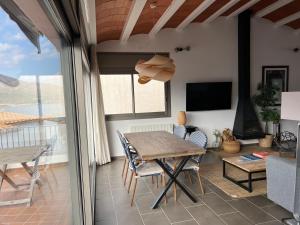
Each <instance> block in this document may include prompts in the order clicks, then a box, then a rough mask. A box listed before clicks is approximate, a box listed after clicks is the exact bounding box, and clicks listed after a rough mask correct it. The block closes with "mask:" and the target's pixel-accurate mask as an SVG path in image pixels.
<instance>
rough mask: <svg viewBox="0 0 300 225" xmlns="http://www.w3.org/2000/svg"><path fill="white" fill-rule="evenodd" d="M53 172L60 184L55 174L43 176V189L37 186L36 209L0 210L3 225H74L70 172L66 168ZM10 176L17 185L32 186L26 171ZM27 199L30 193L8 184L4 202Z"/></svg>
mask: <svg viewBox="0 0 300 225" xmlns="http://www.w3.org/2000/svg"><path fill="white" fill-rule="evenodd" d="M52 168H53V172H54V175H55V177H56V179H57V183H56V181H55V179H54V176H53V175H52V174H51V173H49V172H48V173H47V174H46V173H44V172H41V175H42V176H41V179H42V180H41V181H42V182H43V185H42V186H41V187H40V188H38V187H37V186H36V188H35V191H34V195H33V204H32V206H31V207H26V206H25V205H17V206H9V207H8V206H2V207H0V225H71V222H70V221H71V213H70V212H71V203H70V185H69V179H68V177H69V175H68V168H67V166H66V165H63V164H60V165H54V166H53V167H52ZM48 171H49V170H48ZM7 174H8V176H9V177H10V178H12V179H13V180H14V181H15V182H16V183H24V182H28V179H29V176H28V174H26V173H25V171H24V170H23V169H15V170H10V171H8V173H7ZM46 177H47V178H48V182H46V180H45V178H46ZM24 195H27V192H25V191H18V192H16V191H14V190H13V189H12V188H11V187H10V186H9V185H8V184H7V183H6V182H5V181H4V183H3V187H2V190H1V192H0V200H7V199H13V198H21V197H24Z"/></svg>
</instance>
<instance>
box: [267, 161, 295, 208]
mask: <svg viewBox="0 0 300 225" xmlns="http://www.w3.org/2000/svg"><path fill="white" fill-rule="evenodd" d="M266 163H267V164H266V169H267V192H268V198H269V199H270V200H272V201H273V202H275V203H276V204H278V205H280V206H282V207H283V208H285V209H286V210H288V211H290V212H293V211H294V203H295V202H294V199H295V183H296V160H295V159H291V158H282V157H277V156H269V157H268V158H267V162H266ZM298 174H299V173H298ZM298 201H300V199H298Z"/></svg>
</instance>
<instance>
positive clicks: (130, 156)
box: [117, 130, 136, 171]
mask: <svg viewBox="0 0 300 225" xmlns="http://www.w3.org/2000/svg"><path fill="white" fill-rule="evenodd" d="M117 134H118V136H119V138H120V141H121V144H122V146H123V150H124V153H125V156H126V157H127V159H128V161H129V164H130V168H131V169H132V170H133V171H136V165H135V157H134V155H133V152H132V151H130V144H129V142H128V141H127V139H126V138H125V137H124V135H123V134H121V132H120V131H118V130H117Z"/></svg>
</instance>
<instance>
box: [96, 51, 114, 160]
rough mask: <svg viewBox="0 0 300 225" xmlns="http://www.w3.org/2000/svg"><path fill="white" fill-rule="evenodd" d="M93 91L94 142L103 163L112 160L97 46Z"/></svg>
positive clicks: (97, 155) (99, 158)
mask: <svg viewBox="0 0 300 225" xmlns="http://www.w3.org/2000/svg"><path fill="white" fill-rule="evenodd" d="M91 53H92V57H91V63H92V65H91V68H92V71H91V93H92V107H93V117H94V118H93V125H94V143H95V154H96V162H97V165H103V164H105V163H108V162H110V161H111V158H110V152H109V147H108V140H107V132H106V124H105V114H104V107H103V105H104V104H103V98H102V90H101V83H100V77H99V69H98V63H97V62H98V60H97V52H96V47H95V46H93V47H92V49H91Z"/></svg>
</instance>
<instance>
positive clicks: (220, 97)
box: [186, 82, 232, 111]
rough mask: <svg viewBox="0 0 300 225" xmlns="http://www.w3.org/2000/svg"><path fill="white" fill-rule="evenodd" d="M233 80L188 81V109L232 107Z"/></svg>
mask: <svg viewBox="0 0 300 225" xmlns="http://www.w3.org/2000/svg"><path fill="white" fill-rule="evenodd" d="M231 89H232V82H214V83H187V84H186V111H205V110H221V109H231Z"/></svg>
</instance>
